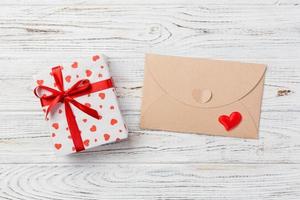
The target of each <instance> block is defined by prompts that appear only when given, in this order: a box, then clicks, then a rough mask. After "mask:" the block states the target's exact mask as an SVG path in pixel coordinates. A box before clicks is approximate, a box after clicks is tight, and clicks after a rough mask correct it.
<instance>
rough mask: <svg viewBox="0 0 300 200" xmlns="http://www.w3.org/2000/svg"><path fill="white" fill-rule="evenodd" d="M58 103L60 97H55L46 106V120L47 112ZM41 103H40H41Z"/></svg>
mask: <svg viewBox="0 0 300 200" xmlns="http://www.w3.org/2000/svg"><path fill="white" fill-rule="evenodd" d="M59 101H60V96H57V97H55V99H54V100H53V101H52V102H51V104H50V105H49V106H48V108H47V111H46V119H47V116H48V114H49V112H50V111H51V110H52V108H53V107H54V106H55V105H56V104H57V103H58V102H59ZM41 102H42V101H41Z"/></svg>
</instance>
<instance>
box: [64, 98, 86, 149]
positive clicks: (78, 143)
mask: <svg viewBox="0 0 300 200" xmlns="http://www.w3.org/2000/svg"><path fill="white" fill-rule="evenodd" d="M65 112H66V118H67V122H68V126H69V130H70V134H71V136H72V140H73V144H74V147H75V150H76V151H77V152H79V151H82V150H84V149H85V148H84V145H83V141H82V138H81V131H80V130H79V128H78V125H77V122H76V118H75V115H74V113H73V111H72V108H71V106H70V104H69V102H66V101H65Z"/></svg>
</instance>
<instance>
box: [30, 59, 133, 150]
mask: <svg viewBox="0 0 300 200" xmlns="http://www.w3.org/2000/svg"><path fill="white" fill-rule="evenodd" d="M60 66H61V69H62V70H61V72H62V77H63V84H64V89H65V90H67V89H69V88H71V87H72V86H73V85H74V84H75V83H77V82H78V81H80V80H83V79H88V80H89V81H90V83H91V84H93V83H96V82H99V81H105V80H107V79H111V76H110V73H109V67H108V64H107V59H106V57H105V56H104V55H101V54H98V55H94V56H91V57H88V58H86V59H85V60H82V59H81V60H73V61H70V62H69V63H62V64H60ZM51 67H53V66H51ZM51 67H49V69H48V71H46V72H43V73H40V74H38V75H36V76H35V77H34V79H35V84H36V86H47V87H50V88H53V89H55V90H58V87H57V85H56V84H55V80H54V77H53V74H52V73H51ZM42 95H51V93H50V92H48V91H44V90H40V91H39V96H42ZM74 99H75V100H76V101H77V102H79V103H81V104H83V105H85V106H88V107H90V108H92V109H94V110H96V111H97V112H98V114H99V115H100V117H99V119H95V118H93V117H91V116H90V115H88V114H86V113H85V112H83V111H82V110H80V109H78V108H77V107H75V106H74V105H73V104H70V105H71V109H72V111H73V113H74V115H75V119H76V122H77V126H78V128H79V130H80V135H81V140H82V144H83V145H84V149H89V148H92V147H96V146H99V145H103V144H108V143H113V142H118V141H121V140H124V139H126V138H127V137H128V130H127V127H126V124H125V122H124V119H123V117H122V114H121V111H120V109H119V106H118V102H117V96H116V93H115V89H114V87H113V86H112V87H110V88H107V89H104V90H101V91H97V92H92V93H89V94H86V95H82V96H79V97H74ZM47 108H48V106H47V105H46V106H42V109H43V111H44V112H46V110H47ZM46 120H47V123H48V124H49V129H50V134H51V138H52V141H53V148H54V150H55V151H56V152H57V153H59V154H69V153H74V152H76V151H78V150H77V149H76V148H75V146H76V145H74V140H73V138H72V134H71V133H70V132H71V131H70V129H69V127H68V122H67V119H66V115H65V104H64V103H63V102H59V103H57V104H56V105H55V106H54V107H53V109H51V111H50V112H49V114H48V116H47V118H46Z"/></svg>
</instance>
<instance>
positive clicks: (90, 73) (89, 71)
mask: <svg viewBox="0 0 300 200" xmlns="http://www.w3.org/2000/svg"><path fill="white" fill-rule="evenodd" d="M85 74H86V76H87V77H90V76H91V75H92V71H91V70H89V69H87V70H85Z"/></svg>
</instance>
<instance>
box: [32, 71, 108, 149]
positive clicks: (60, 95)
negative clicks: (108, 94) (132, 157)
mask: <svg viewBox="0 0 300 200" xmlns="http://www.w3.org/2000/svg"><path fill="white" fill-rule="evenodd" d="M51 74H52V76H53V78H54V81H55V85H56V87H57V88H58V90H56V89H54V88H51V87H48V86H44V85H40V86H37V87H36V88H35V89H34V94H35V95H36V96H37V97H38V98H40V101H41V105H42V106H48V108H47V110H46V118H47V116H48V114H49V112H50V111H52V110H53V109H54V108H55V106H56V105H58V104H59V103H63V104H64V105H65V114H66V119H67V123H68V126H69V129H70V133H71V136H72V139H73V143H74V147H75V149H76V151H82V150H84V145H83V142H82V138H81V135H80V133H81V131H80V130H79V128H78V125H77V122H76V119H75V115H74V113H73V111H72V108H71V105H70V104H72V105H74V106H75V107H77V108H78V109H80V110H81V111H83V112H84V113H86V114H88V115H90V116H91V117H93V118H95V119H100V118H101V116H100V115H99V113H98V112H97V111H96V110H94V109H92V108H90V107H89V106H87V105H84V104H81V103H79V102H78V101H76V100H75V99H74V98H76V97H79V96H83V95H87V94H90V93H93V92H97V91H100V90H104V89H108V88H111V87H112V81H111V79H107V80H104V81H99V82H96V83H93V84H91V83H90V81H89V80H88V79H82V80H79V81H77V82H76V83H75V84H74V85H73V86H72V87H71V88H69V89H67V90H64V82H63V76H62V67H60V66H57V67H53V68H52V73H51ZM41 91H46V93H48V94H43V95H42V96H40V95H39V94H40V92H41Z"/></svg>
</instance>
